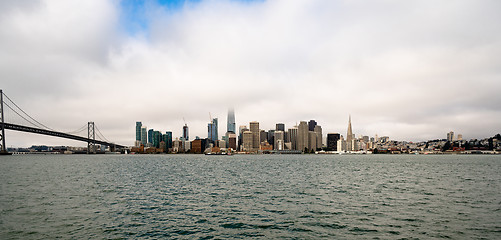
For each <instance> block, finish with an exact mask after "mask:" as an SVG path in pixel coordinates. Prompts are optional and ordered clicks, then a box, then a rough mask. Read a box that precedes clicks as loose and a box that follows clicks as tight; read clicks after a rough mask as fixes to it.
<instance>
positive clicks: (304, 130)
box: [297, 121, 309, 151]
mask: <svg viewBox="0 0 501 240" xmlns="http://www.w3.org/2000/svg"><path fill="white" fill-rule="evenodd" d="M308 146H309V144H308V124H307V123H306V122H305V121H301V122H300V123H299V126H298V127H297V150H300V151H305V149H308Z"/></svg>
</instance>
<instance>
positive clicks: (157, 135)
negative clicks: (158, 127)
mask: <svg viewBox="0 0 501 240" xmlns="http://www.w3.org/2000/svg"><path fill="white" fill-rule="evenodd" d="M161 141H162V133H160V131H153V137H152V143H153V146H154V147H156V148H160V142H161Z"/></svg>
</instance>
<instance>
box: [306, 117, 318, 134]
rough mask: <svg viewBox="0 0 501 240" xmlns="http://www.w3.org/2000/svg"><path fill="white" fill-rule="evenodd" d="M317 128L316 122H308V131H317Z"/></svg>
mask: <svg viewBox="0 0 501 240" xmlns="http://www.w3.org/2000/svg"><path fill="white" fill-rule="evenodd" d="M315 126H317V122H316V121H315V120H310V121H309V122H308V131H312V132H313V131H315Z"/></svg>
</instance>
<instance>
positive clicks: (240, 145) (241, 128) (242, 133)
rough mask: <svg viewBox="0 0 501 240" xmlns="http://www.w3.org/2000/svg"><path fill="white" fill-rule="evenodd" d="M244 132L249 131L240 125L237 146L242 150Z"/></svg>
mask: <svg viewBox="0 0 501 240" xmlns="http://www.w3.org/2000/svg"><path fill="white" fill-rule="evenodd" d="M245 131H249V129H248V128H247V126H245V125H242V126H240V127H238V133H239V134H238V146H239V147H240V148H242V146H243V145H242V144H243V141H244V132H245Z"/></svg>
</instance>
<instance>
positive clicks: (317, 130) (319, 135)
mask: <svg viewBox="0 0 501 240" xmlns="http://www.w3.org/2000/svg"><path fill="white" fill-rule="evenodd" d="M313 132H315V134H316V136H317V140H316V143H317V147H316V149H319V148H322V144H323V143H322V127H321V126H320V125H316V126H315V129H314V131H313ZM316 149H315V150H316Z"/></svg>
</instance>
